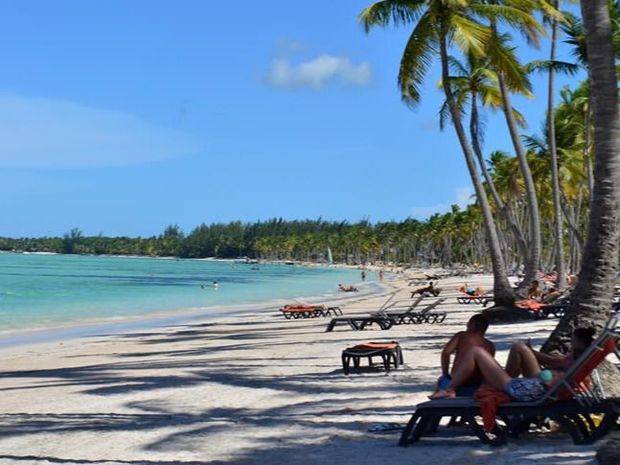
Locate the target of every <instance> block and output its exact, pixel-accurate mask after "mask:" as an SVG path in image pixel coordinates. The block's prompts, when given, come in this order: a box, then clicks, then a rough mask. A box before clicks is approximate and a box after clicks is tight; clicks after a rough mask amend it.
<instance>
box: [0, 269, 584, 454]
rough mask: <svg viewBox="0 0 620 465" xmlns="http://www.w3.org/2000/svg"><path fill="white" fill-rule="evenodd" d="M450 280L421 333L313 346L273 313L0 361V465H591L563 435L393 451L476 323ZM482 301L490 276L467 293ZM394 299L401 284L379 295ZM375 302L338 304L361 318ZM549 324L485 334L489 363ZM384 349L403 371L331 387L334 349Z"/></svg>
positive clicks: (319, 336) (40, 348) (16, 354)
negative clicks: (454, 343) (456, 338)
mask: <svg viewBox="0 0 620 465" xmlns="http://www.w3.org/2000/svg"><path fill="white" fill-rule="evenodd" d="M463 280H464V278H449V279H442V280H441V281H440V286H441V287H442V288H443V289H444V293H445V294H446V295H447V296H451V297H449V298H448V300H447V302H446V303H445V304H444V305H443V306H442V309H445V310H446V311H448V312H449V315H448V317H447V319H446V321H445V322H444V323H443V324H437V325H413V326H409V325H404V326H398V327H395V328H393V329H391V330H390V331H380V330H378V329H369V330H367V331H358V332H356V331H351V330H350V329H348V328H346V329H345V328H344V327H341V328H337V329H336V330H335V331H334V332H331V333H326V332H324V330H325V326H326V324H327V322H328V319H323V318H319V319H312V320H286V319H284V318H283V317H282V316H280V315H278V314H277V313H278V312H276V311H275V310H272V311H269V312H264V313H257V314H256V315H255V316H236V317H229V318H226V319H225V320H223V321H218V322H217V323H213V322H209V321H208V320H207V319H205V321H204V322H197V323H195V324H188V325H179V326H175V327H169V328H158V329H150V330H145V331H142V332H132V333H127V334H117V335H108V336H105V335H104V336H98V337H89V338H82V339H75V340H69V341H64V342H49V343H45V344H37V345H31V346H18V347H12V348H5V349H2V350H1V351H0V392H1V400H0V463H1V464H24V463H32V464H46V463H54V464H64V463H68V464H82V463H84V464H92V463H95V464H108V463H109V464H132V465H136V464H148V465H164V464H192V465H198V464H224V463H226V464H265V465H278V464H289V463H295V464H301V465H306V464H307V465H310V464H313V465H314V464H321V465H328V464H344V463H347V464H355V465H371V464H372V465H376V464H378V463H390V464H392V465H397V464H426V463H438V464H441V465H456V464H465V463H471V462H472V461H474V460H475V461H476V463H477V464H479V465H495V464H497V465H499V464H529V463H531V464H534V463H544V464H546V465H554V464H558V465H560V464H561V465H577V464H588V463H594V451H595V447H594V446H574V445H573V444H572V441H571V440H570V438H569V436H568V435H565V434H558V435H546V436H544V437H543V436H540V435H537V436H529V437H524V438H522V439H520V440H518V441H512V442H511V443H509V445H507V446H505V447H501V448H491V447H489V446H484V445H482V444H481V443H479V441H478V440H477V439H476V438H474V437H472V436H468V435H463V434H462V433H463V431H464V430H461V429H458V428H455V429H451V430H444V432H443V433H442V434H441V435H440V437H438V438H432V439H426V440H423V441H422V442H420V443H418V444H416V445H414V446H411V447H408V448H400V447H397V445H396V443H397V440H398V437H399V434H400V433H399V432H386V433H371V432H369V428H371V427H372V426H373V425H377V424H381V423H392V422H395V423H405V422H406V421H407V420H408V418H409V416H410V414H411V412H412V410H413V407H414V406H415V404H416V403H418V402H421V401H424V400H426V396H427V395H428V394H429V393H430V392H431V389H432V386H433V384H434V382H435V380H436V378H437V377H438V375H439V374H440V368H439V353H440V350H441V347H442V345H443V344H444V343H445V342H446V341H447V339H448V337H449V336H450V335H451V334H453V333H454V332H456V331H459V330H461V329H462V328H463V327H464V324H465V322H466V321H467V319H468V318H469V317H470V316H471V315H472V314H473V312H475V311H477V310H479V309H480V307H475V306H471V305H458V304H457V303H456V299H455V298H454V296H455V295H456V287H457V285H458V284H460V283H462V282H463ZM467 282H468V283H471V284H474V285H481V286H483V287H487V288H488V287H489V286H490V283H491V277H490V276H482V275H477V276H475V277H471V278H467ZM389 286H390V287H391V288H393V290H394V291H397V295H398V297H408V294H409V290H410V288H409V287H407V284H406V281H405V280H403V279H400V280H396V281H394V282H391V283H389ZM385 298H386V297H385V295H380V296H373V297H370V298H364V299H362V300H359V299H357V301H356V299H355V298H353V300H352V301H350V302H348V303H346V304H345V305H342V308H343V310H344V312H345V314H347V313H356V312H362V311H366V310H367V311H371V310H375V309H377V308H378V307H379V305H380V304H381V303H382V302H383V301H384V300H385ZM555 322H556V320H546V321H535V322H534V321H532V322H527V323H521V324H511V325H493V326H491V327H490V329H489V332H488V337H489V338H490V339H492V340H493V341H494V342H495V343H496V344H497V346H498V349H499V353H498V359H499V360H500V361H501V362H502V363H503V362H504V360H505V357H506V350H507V348H508V347H509V344H510V343H511V342H512V341H514V340H516V339H518V338H531V339H532V342H533V344H540V343H542V342H543V341H544V339H545V338H546V336H547V334H548V333H549V331H550V330H551V329H552V328H553V326H554V325H555ZM386 340H387V341H390V340H396V341H398V342H399V343H400V344H401V346H402V348H403V351H404V360H405V365H404V367H402V368H399V369H398V370H395V371H392V372H391V373H389V374H386V373H384V372H383V371H378V370H377V371H375V372H364V373H362V374H357V373H353V374H351V375H350V376H345V375H344V374H343V373H342V369H341V362H340V354H341V351H342V349H344V348H345V347H348V346H351V345H354V344H356V343H359V342H365V341H386Z"/></svg>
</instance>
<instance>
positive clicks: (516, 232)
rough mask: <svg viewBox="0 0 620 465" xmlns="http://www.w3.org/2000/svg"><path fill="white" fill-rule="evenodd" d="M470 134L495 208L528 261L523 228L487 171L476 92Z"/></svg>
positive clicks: (470, 121) (472, 100) (472, 96)
mask: <svg viewBox="0 0 620 465" xmlns="http://www.w3.org/2000/svg"><path fill="white" fill-rule="evenodd" d="M469 123H470V124H469V134H470V137H471V145H472V147H473V149H474V153H475V154H476V159H477V160H478V165H480V171H481V172H482V176H483V177H484V181H485V182H486V184H487V187H488V188H489V192H490V193H491V196H492V197H493V201H494V202H495V206H496V207H497V210H498V212H500V213H501V215H502V216H503V217H504V220H505V221H506V223H508V226H509V227H510V230H511V231H512V235H513V236H514V238H515V241H516V243H517V247H518V249H519V252H520V253H521V256H522V257H523V259H524V260H527V256H528V254H529V249H528V247H527V242H526V240H525V236H524V234H523V231H522V230H521V227H520V226H519V224H518V223H517V221H516V219H515V218H514V215H513V213H512V209H511V208H510V205H509V204H507V203H504V202H503V201H502V199H501V197H500V196H499V193H498V192H497V189H496V188H495V182H494V181H493V178H492V177H491V174H490V173H489V170H488V169H487V166H486V163H485V161H484V155H483V154H482V147H481V146H480V134H479V127H480V122H479V117H478V96H477V93H476V92H475V91H472V94H471V112H470V120H469Z"/></svg>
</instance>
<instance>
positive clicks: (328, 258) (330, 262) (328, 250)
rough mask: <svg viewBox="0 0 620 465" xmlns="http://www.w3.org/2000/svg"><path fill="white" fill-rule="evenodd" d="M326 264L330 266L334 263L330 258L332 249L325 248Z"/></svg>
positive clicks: (332, 258)
mask: <svg viewBox="0 0 620 465" xmlns="http://www.w3.org/2000/svg"><path fill="white" fill-rule="evenodd" d="M327 262H328V263H329V264H330V265H331V264H332V263H334V257H332V249H330V248H329V247H328V248H327Z"/></svg>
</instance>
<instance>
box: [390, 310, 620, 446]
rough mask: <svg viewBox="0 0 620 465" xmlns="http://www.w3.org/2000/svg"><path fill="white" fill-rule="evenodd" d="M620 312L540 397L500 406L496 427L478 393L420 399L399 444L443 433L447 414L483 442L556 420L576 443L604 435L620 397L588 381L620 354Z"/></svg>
mask: <svg viewBox="0 0 620 465" xmlns="http://www.w3.org/2000/svg"><path fill="white" fill-rule="evenodd" d="M618 318H619V317H618V316H612V318H610V320H609V322H608V324H607V326H606V327H605V329H604V331H603V333H602V334H601V335H600V336H599V337H598V339H597V340H596V341H594V342H593V343H592V345H591V346H590V347H589V348H588V349H587V350H586V351H585V352H584V353H583V354H582V355H581V356H580V357H579V358H578V359H577V360H576V361H575V362H574V363H573V365H572V366H571V367H570V368H569V369H568V370H567V371H566V372H565V373H564V375H563V376H562V378H561V379H560V380H559V381H558V382H557V383H556V384H554V385H553V386H552V387H551V388H549V390H548V391H547V392H546V394H545V396H544V397H543V398H541V399H540V400H538V401H536V402H510V403H505V404H500V405H499V406H498V409H497V412H496V417H497V418H498V419H500V420H501V421H502V422H503V425H500V424H499V423H498V424H497V426H496V427H495V430H494V431H493V432H487V431H485V429H484V428H483V426H482V425H481V424H480V422H479V420H478V418H479V417H480V416H481V407H480V404H479V403H478V402H476V401H475V400H474V399H473V398H472V397H464V398H459V397H457V398H453V399H439V400H431V401H428V402H423V403H421V404H418V405H417V407H416V409H415V412H414V413H413V415H412V417H411V419H410V420H409V423H408V424H407V426H406V428H405V430H404V431H403V433H402V435H401V438H400V442H399V445H400V446H408V445H410V444H412V443H414V442H416V441H418V440H419V439H420V438H421V437H422V436H424V435H432V434H433V433H435V432H437V429H438V427H439V423H440V420H441V419H442V418H443V417H450V418H451V417H461V418H462V419H463V420H464V422H465V423H466V424H467V426H469V427H470V428H471V430H472V432H473V434H474V435H475V436H477V437H478V438H479V439H480V440H481V441H482V442H483V443H485V444H491V445H500V444H504V443H505V442H506V441H507V440H508V438H509V437H513V438H517V437H518V436H519V434H520V433H523V432H526V431H527V430H528V429H529V427H530V425H531V424H536V423H538V422H539V421H540V420H543V419H547V418H549V419H552V420H554V421H556V422H558V423H559V424H560V425H562V426H563V427H564V429H565V430H566V431H567V432H568V433H569V434H570V435H571V436H572V438H573V441H574V443H575V444H590V443H593V442H595V441H596V440H598V439H599V438H601V437H603V436H604V435H605V434H606V433H607V432H608V431H609V430H610V429H611V428H612V427H613V425H615V424H616V422H617V420H618V417H619V414H620V399H618V398H616V399H610V398H606V396H605V394H604V393H603V392H600V390H598V391H597V390H596V389H591V388H590V387H589V386H588V382H587V380H588V377H589V376H590V375H591V374H592V373H593V371H594V370H595V369H596V367H597V366H598V365H599V364H600V363H601V362H602V361H603V360H604V359H605V357H606V356H607V355H608V354H611V353H615V354H616V356H618V358H620V354H619V353H618V340H619V339H620V332H619V331H618V328H617V324H618Z"/></svg>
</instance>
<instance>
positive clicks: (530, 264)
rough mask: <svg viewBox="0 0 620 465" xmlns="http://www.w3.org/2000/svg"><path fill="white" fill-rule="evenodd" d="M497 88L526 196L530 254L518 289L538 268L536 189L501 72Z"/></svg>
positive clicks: (538, 222) (538, 225)
mask: <svg viewBox="0 0 620 465" xmlns="http://www.w3.org/2000/svg"><path fill="white" fill-rule="evenodd" d="M497 76H498V81H499V88H500V91H501V94H502V107H503V110H504V116H505V117H506V124H507V126H508V132H509V133H510V138H511V139H512V145H513V147H514V149H515V153H516V155H517V159H518V161H519V169H520V171H521V175H522V176H523V183H524V184H525V192H526V196H527V206H528V209H527V210H528V214H529V222H530V243H529V249H530V254H529V257H528V261H527V262H526V265H525V278H524V279H523V282H522V283H521V285H520V287H521V288H522V287H524V286H527V285H529V284H530V283H531V282H532V281H533V280H534V279H536V272H537V271H538V269H539V267H540V251H541V234H540V213H539V208H538V198H537V197H536V188H535V187H534V178H533V177H532V170H531V169H530V165H529V163H528V161H527V156H526V154H525V150H523V146H522V145H521V140H520V139H519V131H518V130H517V122H516V120H515V117H514V114H513V112H512V105H511V103H510V92H509V90H508V87H507V86H506V81H505V80H504V77H503V75H502V73H501V72H498V73H497Z"/></svg>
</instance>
